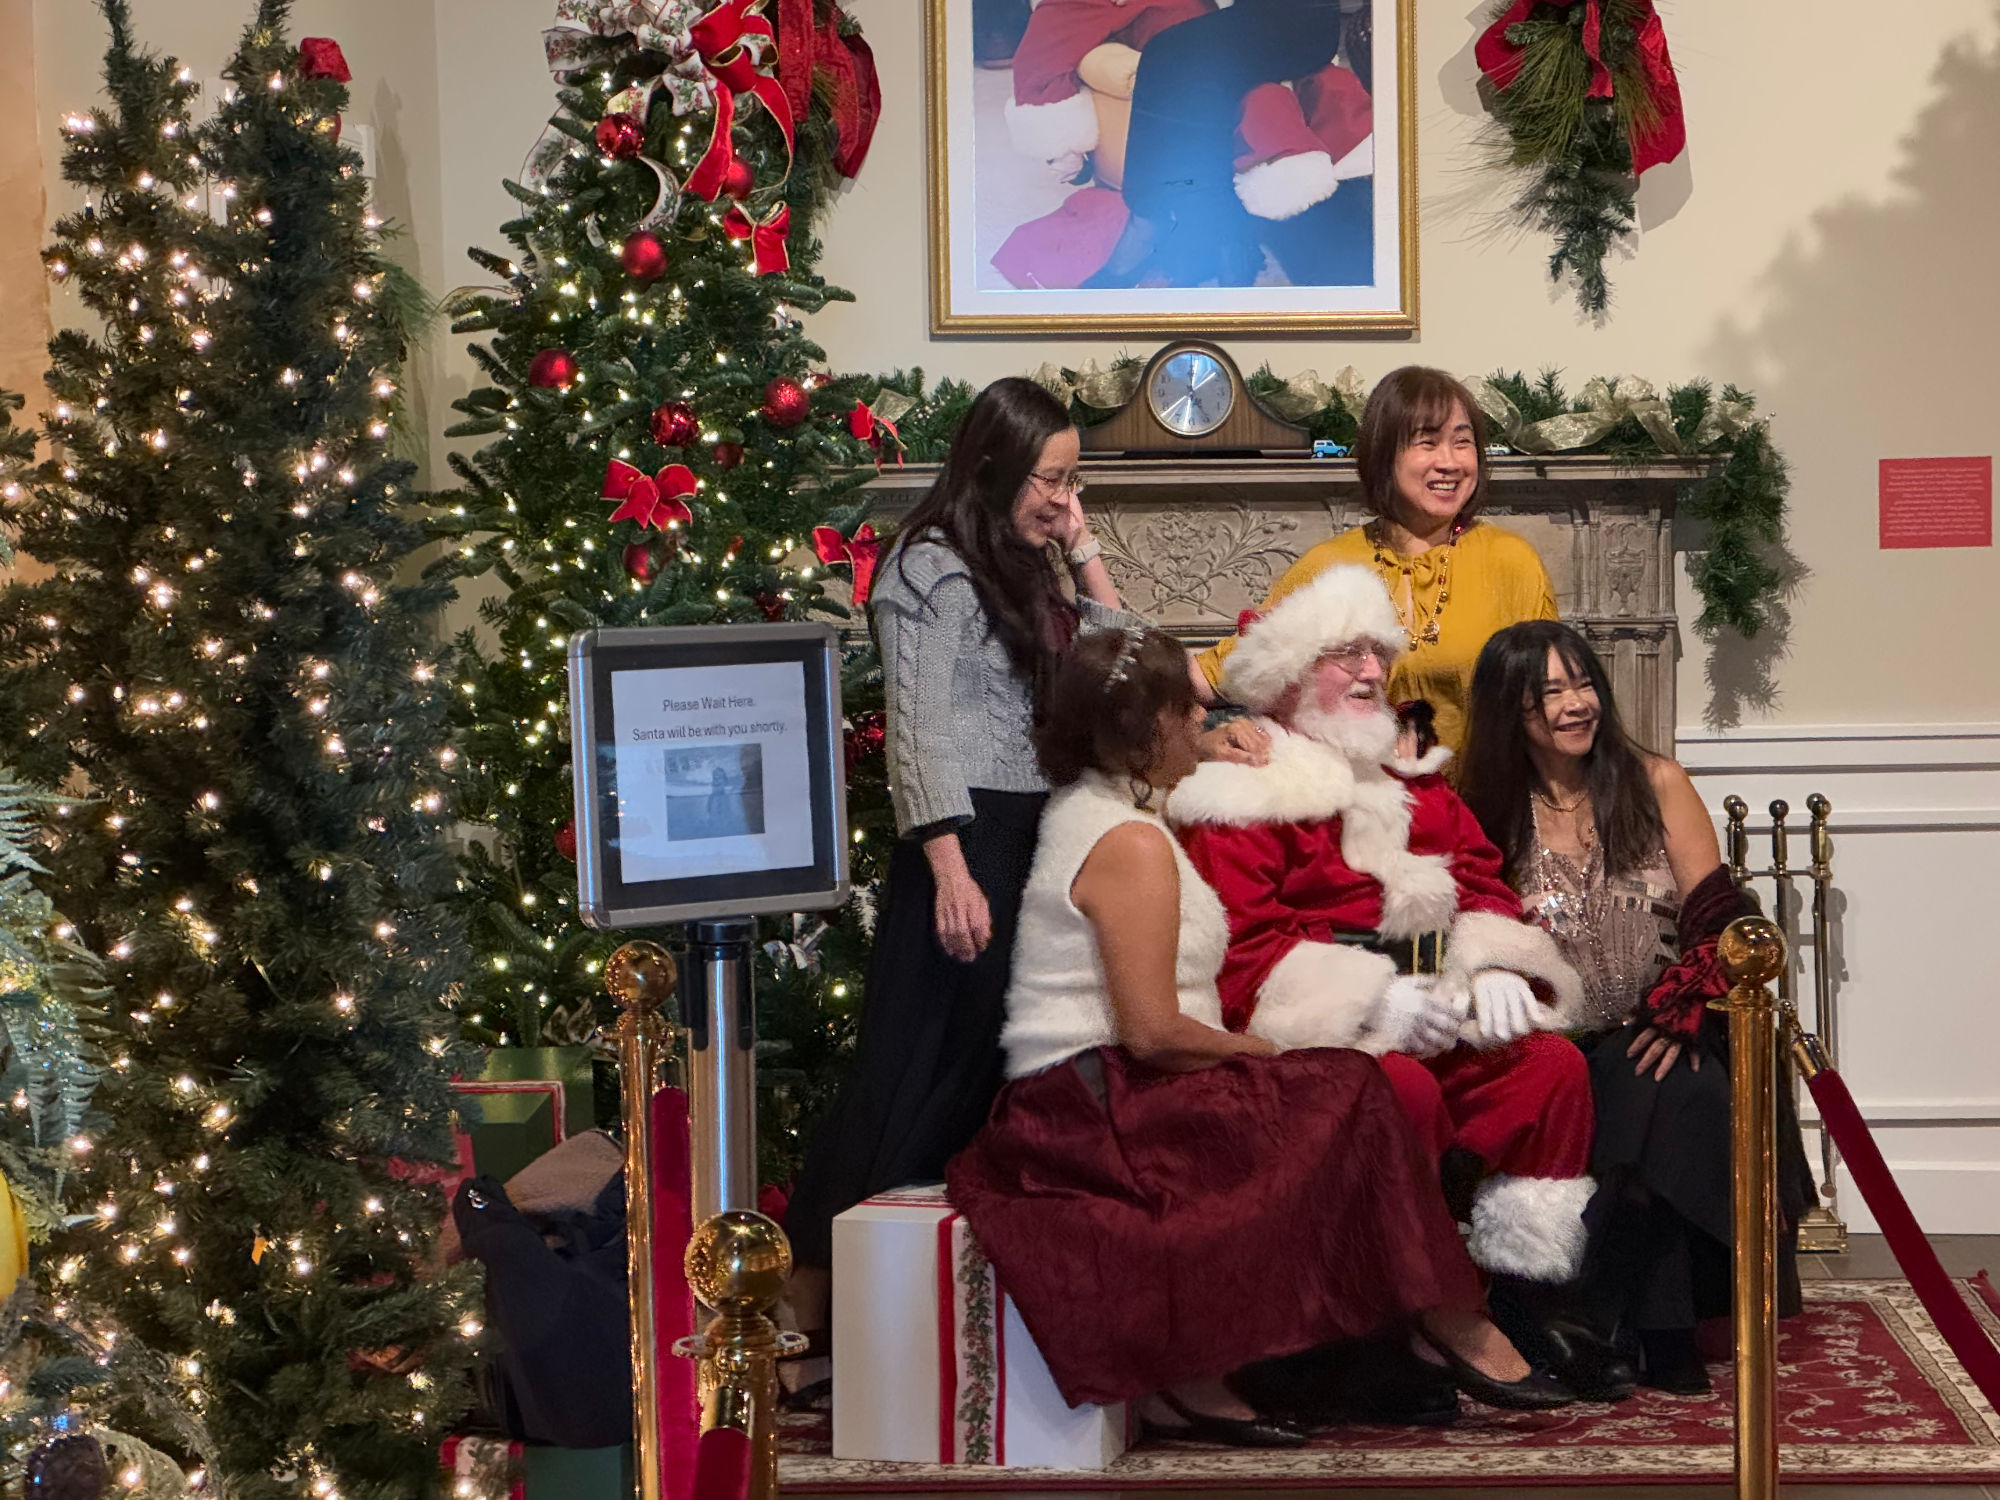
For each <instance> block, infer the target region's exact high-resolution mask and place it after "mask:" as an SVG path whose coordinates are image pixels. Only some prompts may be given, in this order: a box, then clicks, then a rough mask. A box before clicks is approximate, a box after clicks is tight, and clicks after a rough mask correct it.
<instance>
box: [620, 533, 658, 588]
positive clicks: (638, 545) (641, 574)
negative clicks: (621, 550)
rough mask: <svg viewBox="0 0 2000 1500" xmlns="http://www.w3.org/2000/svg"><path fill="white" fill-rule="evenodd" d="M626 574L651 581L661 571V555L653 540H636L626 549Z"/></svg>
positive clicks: (638, 580)
mask: <svg viewBox="0 0 2000 1500" xmlns="http://www.w3.org/2000/svg"><path fill="white" fill-rule="evenodd" d="M624 560H625V576H626V577H627V578H630V579H633V580H635V581H636V582H639V583H651V582H652V581H653V580H654V579H655V578H657V577H658V576H659V573H660V557H659V554H658V553H657V552H655V551H654V550H653V544H652V543H651V542H634V543H632V544H631V545H630V546H629V547H627V548H626V549H625V559H624Z"/></svg>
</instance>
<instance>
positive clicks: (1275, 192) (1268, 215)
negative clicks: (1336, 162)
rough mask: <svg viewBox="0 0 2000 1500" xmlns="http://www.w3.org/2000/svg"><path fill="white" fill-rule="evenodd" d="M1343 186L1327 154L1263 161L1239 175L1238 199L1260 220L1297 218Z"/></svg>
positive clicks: (1237, 179)
mask: <svg viewBox="0 0 2000 1500" xmlns="http://www.w3.org/2000/svg"><path fill="white" fill-rule="evenodd" d="M1339 186H1340V179H1339V178H1338V177H1336V176H1334V175H1333V158H1332V157H1331V156H1328V155H1327V154H1326V153H1325V152H1324V151H1301V152H1299V153H1297V154H1296V155H1294V156H1280V157H1278V158H1277V159H1275V160H1273V161H1260V162H1258V163H1257V164H1256V165H1255V166H1253V167H1245V168H1244V169H1243V170H1242V171H1240V172H1238V173H1237V174H1236V196H1237V197H1238V198H1239V199H1241V200H1242V203H1243V206H1244V208H1246V209H1248V210H1249V211H1250V212H1251V213H1252V214H1255V215H1256V216H1257V217H1258V218H1260V219H1290V218H1295V217H1297V216H1298V215H1299V214H1302V213H1304V212H1305V211H1306V210H1307V209H1309V208H1311V207H1312V206H1313V205H1314V204H1315V203H1324V202H1325V201H1326V200H1327V199H1328V198H1331V197H1332V196H1333V190H1334V189H1335V188H1337V187H1339Z"/></svg>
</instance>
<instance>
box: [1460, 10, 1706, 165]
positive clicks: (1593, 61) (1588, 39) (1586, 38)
mask: <svg viewBox="0 0 2000 1500" xmlns="http://www.w3.org/2000/svg"><path fill="white" fill-rule="evenodd" d="M1568 3H1574V0H1514V3H1513V4H1512V5H1510V6H1508V7H1507V11H1506V13H1505V14H1504V15H1502V16H1501V17H1500V19H1499V20H1497V21H1495V22H1494V23H1493V24H1492V25H1491V26H1489V27H1487V28H1486V30H1485V32H1484V33H1483V34H1482V35H1481V36H1480V38H1479V41H1478V42H1477V43H1476V44H1475V45H1474V47H1473V49H1472V53H1473V56H1474V57H1475V58H1477V59H1478V61H1479V71H1480V72H1482V73H1484V74H1485V75H1486V76H1487V77H1488V78H1490V79H1492V80H1493V85H1494V87H1495V88H1501V89H1504V88H1506V87H1508V86H1509V85H1510V84H1512V83H1513V82H1514V80H1515V78H1516V77H1518V76H1519V75H1520V72H1521V54H1522V52H1523V50H1524V49H1523V48H1520V47H1517V46H1515V45H1514V43H1512V42H1510V41H1508V40H1507V30H1508V28H1509V27H1512V26H1516V25H1518V24H1520V23H1521V22H1522V21H1525V20H1527V19H1528V17H1529V16H1530V15H1531V14H1532V13H1533V12H1534V9H1535V7H1536V6H1537V5H1548V4H1568ZM1584 7H1585V8H1584V13H1583V50H1584V52H1585V54H1586V55H1587V56H1588V57H1589V58H1590V87H1589V89H1588V90H1587V91H1586V93H1587V95H1588V97H1590V98H1592V99H1609V98H1610V97H1611V69H1610V68H1608V67H1606V66H1605V64H1604V54H1603V41H1604V16H1603V13H1602V10H1601V7H1600V0H1584ZM1639 12H1640V21H1639V34H1638V38H1637V46H1638V53H1639V67H1640V70H1641V71H1642V72H1643V73H1644V74H1645V78H1646V93H1647V94H1648V95H1649V96H1650V98H1651V102H1652V108H1651V110H1650V111H1646V113H1647V114H1649V115H1650V117H1651V118H1650V119H1649V121H1648V122H1647V123H1646V124H1644V125H1635V126H1634V127H1633V130H1632V171H1633V172H1634V174H1637V173H1640V172H1644V171H1645V170H1646V169H1647V168H1648V167H1657V166H1658V165H1659V164H1660V163H1661V162H1664V161H1672V160H1673V159H1674V158H1675V157H1676V156H1679V155H1680V154H1681V151H1682V150H1683V149H1684V148H1685V147H1686V146H1687V120H1686V118H1685V116H1684V115H1683V114H1682V112H1681V86H1680V81H1679V80H1678V79H1676V78H1675V77H1674V64H1673V59H1671V58H1670V57H1668V56H1667V32H1666V28H1665V27H1664V26H1662V25H1661V24H1660V16H1659V12H1657V11H1655V10H1654V9H1653V3H1652V0H1640V3H1639Z"/></svg>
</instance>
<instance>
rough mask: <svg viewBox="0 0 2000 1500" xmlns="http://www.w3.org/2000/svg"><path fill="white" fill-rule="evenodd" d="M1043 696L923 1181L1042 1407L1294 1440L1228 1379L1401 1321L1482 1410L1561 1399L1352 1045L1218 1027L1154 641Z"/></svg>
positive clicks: (1179, 703) (1102, 644) (1208, 945)
mask: <svg viewBox="0 0 2000 1500" xmlns="http://www.w3.org/2000/svg"><path fill="white" fill-rule="evenodd" d="M1043 701H1044V706H1043V708H1042V711H1041V713H1040V715H1039V718H1038V722H1037V724H1036V728H1035V745H1036V750H1037V753H1038V755H1039V756H1040V759H1041V762H1042V768H1043V771H1044V772H1045V774H1046V775H1047V776H1048V778H1049V780H1050V782H1051V783H1052V784H1053V785H1055V786H1057V787H1059V788H1060V790H1059V791H1057V792H1056V793H1055V795H1054V796H1053V798H1052V799H1051V800H1050V803H1049V808H1048V811H1047V813H1046V815H1045V817H1044V820H1043V824H1042V830H1041V835H1040V842H1039V844H1038V846H1037V851H1036V855H1035V861H1034V867H1033V873H1032V874H1031V875H1030V877H1029V880H1028V885H1027V890H1026V893H1025V895H1024V897H1023V902H1022V908H1021V918H1020V925H1019V928H1018V932H1017V939H1016V947H1015V960H1014V972H1013V979H1012V982H1011V985H1010V988H1009V991H1008V996H1007V1022H1006V1028H1005V1030H1004V1031H1003V1033H1002V1036H1001V1043H1002V1046H1003V1047H1004V1048H1005V1050H1006V1053H1007V1075H1008V1078H1009V1080H1010V1081H1009V1082H1008V1084H1007V1086H1006V1087H1005V1088H1004V1089H1003V1090H1002V1091H1001V1094H1000V1097H999V1099H998V1100H997V1101H996V1103H995V1105H994V1108H993V1114H992V1117H991V1119H990V1120H989V1122H988V1123H987V1125H986V1127H985V1129H984V1130H982V1131H981V1132H980V1134H979V1135H978V1136H977V1137H976V1138H975V1139H974V1140H973V1142H972V1144H971V1145H970V1146H968V1147H967V1148H966V1149H965V1150H964V1151H963V1152H961V1153H960V1154H959V1155H958V1156H957V1157H955V1158H954V1159H953V1160H952V1162H951V1165H950V1167H949V1169H948V1171H947V1182H948V1184H949V1187H950V1193H951V1199H952V1202H953V1204H954V1205H955V1206H956V1207H957V1208H958V1210H959V1211H960V1212H961V1213H962V1214H964V1215H965V1217H966V1218H967V1220H969V1221H970V1223H971V1225H972V1228H973V1230H974V1232H975V1233H976V1234H977V1235H978V1237H979V1241H980V1244H981V1245H982V1246H983V1247H984V1249H985V1251H986V1253H987V1255H988V1256H990V1257H991V1259H992V1261H993V1264H994V1267H995V1269H996V1270H997V1271H998V1273H999V1277H1000V1281H1001V1284H1002V1285H1004V1286H1005V1287H1006V1288H1007V1290H1008V1293H1009V1295H1011V1296H1012V1297H1013V1298H1014V1300H1015V1302H1016V1304H1017V1305H1018V1306H1019V1307H1020V1309H1021V1316H1022V1318H1023V1320H1024V1321H1025V1322H1026V1323H1027V1326H1028V1330H1029V1332H1030V1333H1031V1334H1032V1335H1033V1336H1034V1339H1035V1343H1036V1346H1037V1348H1038V1349H1039V1350H1040V1351H1041V1354H1042V1357H1043V1358H1044V1359H1045V1360H1046V1361H1047V1363H1048V1367H1049V1371H1050V1373H1051V1374H1052V1375H1053V1376H1054V1378H1055V1382H1056V1385H1057V1387H1058V1388H1059V1389H1060V1390H1061V1391H1062V1393H1063V1396H1064V1398H1065V1399H1066V1400H1068V1401H1069V1402H1071V1403H1072V1404H1073V1405H1080V1404H1083V1403H1087V1402H1094V1403H1110V1402H1117V1401H1126V1400H1136V1399H1140V1398H1146V1404H1145V1408H1144V1411H1145V1416H1146V1418H1147V1421H1148V1424H1149V1426H1150V1427H1151V1428H1152V1429H1153V1430H1154V1431H1155V1432H1156V1433H1160V1434H1162V1435H1167V1436H1180V1437H1193V1438H1200V1439H1206V1440H1210V1441H1220V1442H1228V1443H1238V1444H1246V1445H1255V1446H1289V1445H1294V1444H1297V1443H1301V1442H1303V1441H1305V1433H1304V1432H1303V1431H1302V1430H1301V1429H1300V1428H1299V1427H1297V1426H1294V1425H1292V1424H1291V1423H1288V1422H1285V1421H1281V1420H1276V1419H1274V1418H1271V1417H1268V1416H1263V1415H1260V1414H1259V1413H1258V1412H1256V1411H1255V1410H1253V1409H1251V1408H1250V1407H1249V1406H1248V1405H1246V1404H1245V1403H1244V1402H1243V1400H1242V1399H1241V1397H1240V1396H1239V1395H1237V1394H1236V1392H1235V1391H1234V1390H1232V1389H1231V1388H1230V1386H1229V1385H1228V1384H1227V1383H1226V1380H1227V1377H1228V1376H1229V1375H1230V1374H1231V1373H1232V1372H1234V1371H1237V1370H1239V1369H1241V1368H1242V1367H1244V1366H1246V1365H1249V1364H1252V1363H1253V1362H1256V1361H1260V1360H1266V1359H1272V1358H1275V1357H1278V1356H1281V1355H1287V1354H1293V1353H1297V1352H1300V1351H1303V1350H1307V1349H1311V1348H1315V1347H1317V1346H1321V1345H1325V1344H1328V1343H1331V1342H1334V1341H1337V1340H1343V1339H1353V1338H1358V1337H1361V1336H1363V1335H1367V1334H1371V1333H1375V1332H1377V1331H1379V1330H1382V1329H1384V1328H1387V1327H1391V1326H1394V1325H1397V1324H1399V1323H1405V1322H1406V1323H1408V1324H1410V1325H1411V1332H1412V1335H1413V1337H1414V1339H1415V1340H1416V1342H1418V1343H1419V1344H1421V1345H1422V1346H1424V1348H1425V1349H1426V1351H1427V1352H1429V1353H1432V1354H1434V1355H1435V1356H1436V1362H1437V1363H1439V1364H1441V1365H1442V1367H1443V1369H1444V1370H1447V1371H1449V1374H1450V1378H1452V1379H1453V1380H1455V1381H1456V1382H1457V1383H1458V1384H1459V1386H1460V1388H1461V1389H1463V1390H1466V1391H1468V1392H1470V1393H1472V1394H1474V1395H1476V1396H1477V1397H1479V1398H1480V1399H1482V1400H1486V1401H1488V1402H1493V1403H1496V1404H1504V1405H1509V1406H1515V1407H1523V1408H1538V1407H1548V1406H1557V1405H1561V1404H1563V1403H1564V1402H1566V1401H1568V1400H1571V1399H1573V1398H1572V1397H1571V1396H1570V1395H1569V1393H1568V1391H1567V1390H1565V1389H1564V1388H1563V1387H1562V1386H1561V1385H1560V1384H1559V1383H1557V1382H1555V1381H1553V1380H1552V1379H1551V1378H1550V1377H1548V1376H1547V1375H1545V1374H1543V1373H1542V1372H1539V1371H1535V1370H1531V1369H1530V1367H1529V1365H1528V1364H1527V1362H1526V1361H1525V1360H1523V1359H1522V1358H1521V1356H1520V1354H1519V1353H1518V1352H1517V1351H1516V1350H1515V1349H1514V1347H1513V1346H1512V1345H1511V1344H1509V1343H1508V1342H1507V1340H1506V1338H1505V1337H1504V1336H1503V1335H1502V1334H1501V1333H1500V1331H1499V1330H1498V1329H1497V1328H1495V1327H1494V1326H1493V1325H1492V1323H1491V1322H1489V1321H1488V1320H1487V1319H1486V1317H1485V1314H1484V1311H1483V1296H1482V1292H1481V1288H1480V1284H1479V1279H1478V1275H1477V1273H1476V1272H1475V1271H1474V1269H1473V1266H1472V1263H1471V1261H1470V1260H1469V1259H1468V1258H1467V1257H1466V1254H1465V1250H1464V1248H1463V1246H1462V1245H1461V1244H1460V1241H1459V1237H1458V1232H1457V1229H1456V1227H1455V1226H1454V1224H1453V1223H1452V1219H1451V1215H1450V1213H1449V1212H1448V1211H1447V1209H1446V1208H1445V1204H1444V1199H1443V1195H1442V1192H1441V1190H1440V1188H1439V1186H1438V1182H1437V1179H1436V1176H1435V1174H1434V1173H1433V1172H1432V1171H1431V1170H1430V1168H1429V1166H1428V1163H1427V1160H1426V1158H1425V1156H1424V1155H1423V1153H1422V1151H1421V1150H1420V1149H1419V1148H1418V1146H1417V1144H1416V1141H1415V1139H1414V1137H1413V1136H1412V1134H1411V1131H1410V1127H1409V1125H1408V1123H1407V1121H1406V1119H1405V1117H1404V1115H1403V1113H1402V1111H1401V1109H1400V1108H1399V1106H1398V1104H1397V1101H1396V1095H1395V1092H1394V1090H1393V1089H1392V1088H1391V1087H1390V1085H1389V1083H1388V1080H1387V1078H1386V1077H1385V1075H1384V1074H1383V1073H1382V1071H1381V1069H1380V1067H1379V1066H1378V1065H1377V1064H1376V1062H1375V1061H1374V1059H1372V1058H1370V1057H1367V1056H1365V1055H1364V1054H1362V1053H1360V1052H1354V1051H1347V1050H1336V1049H1329V1048H1318V1049H1304V1050H1296V1051H1290V1052H1285V1053H1274V1052H1273V1050H1272V1048H1271V1046H1270V1044H1269V1043H1267V1042H1265V1041H1263V1040H1262V1039H1260V1038H1257V1037H1253V1036H1247V1035H1238V1034H1235V1033H1232V1032H1229V1031H1227V1030H1225V1029H1223V1026H1222V1015H1221V1005H1220V1001H1219V999H1218V997H1217V994H1216V987H1215V976H1216V971H1217V969H1218V968H1219V967H1220V965H1221V961H1222V954H1223V950H1224V947H1225V946H1226V944H1227V941H1228V927H1227V922H1226V920H1225V918H1224V916H1223V912H1222V906H1221V903H1220V902H1219V901H1218V900H1217V898H1216V895H1215V893H1214V892H1213V891H1212V890H1210V889H1209V887H1208V886H1207V885H1206V884H1205V883H1203V881H1202V879H1201V877H1200V876H1199V875H1197V874H1196V873H1195V871H1194V869H1193V867H1192V866H1191V865H1190V864H1189V863H1188V861H1187V857H1186V855H1185V854H1183V853H1182V852H1181V849H1180V846H1179V845H1178V844H1177V843H1176V842H1175V840H1174V839H1173V837H1172V836H1171V835H1170V834H1169V833H1168V832H1167V829H1166V825H1165V824H1164V823H1163V822H1162V821H1161V819H1160V815H1159V812H1158V808H1159V804H1160V803H1161V802H1162V801H1164V800H1165V797H1166V794H1167V792H1168V791H1169V790H1170V789H1171V788H1172V787H1173V786H1174V784H1175V783H1176V782H1178V781H1179V780H1180V779H1181V778H1182V777H1184V776H1185V775H1187V773H1188V772H1190V771H1192V770H1193V769H1194V766H1195V761H1196V748H1195V735H1196V733H1197V731H1198V729H1199V727H1200V723H1201V714H1200V710H1199V707H1198V706H1197V704H1196V702H1195V699H1194V694H1193V689H1192V686H1191V684H1190V683H1189V681H1188V675H1187V668H1186V660H1185V657H1184V655H1183V654H1182V652H1181V650H1180V648H1179V647H1178V646H1177V645H1175V643H1174V642H1173V641H1172V640H1171V639H1170V638H1169V637H1167V636H1164V635H1161V634H1159V633H1158V632H1152V631H1143V630H1139V629H1136V628H1135V629H1133V630H1129V631H1125V632H1123V633H1110V632H1107V633H1104V634H1101V635H1098V636H1093V637H1087V638H1085V639H1083V640H1081V641H1079V642H1078V643H1077V644H1076V646H1075V647H1073V648H1072V650H1071V651H1070V652H1069V654H1068V655H1067V657H1066V658H1065V659H1064V660H1063V662H1062V663H1061V665H1060V666H1058V667H1057V669H1056V673H1055V676H1054V679H1053V681H1052V683H1051V685H1050V688H1049V691H1048V693H1047V695H1046V697H1045V699H1044V700H1043Z"/></svg>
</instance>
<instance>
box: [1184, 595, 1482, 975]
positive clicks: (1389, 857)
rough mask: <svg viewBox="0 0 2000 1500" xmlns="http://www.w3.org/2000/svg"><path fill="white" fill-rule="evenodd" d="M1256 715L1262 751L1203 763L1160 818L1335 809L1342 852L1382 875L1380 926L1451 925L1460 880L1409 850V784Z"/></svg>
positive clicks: (1301, 818)
mask: <svg viewBox="0 0 2000 1500" xmlns="http://www.w3.org/2000/svg"><path fill="white" fill-rule="evenodd" d="M1371 576H1372V575H1371ZM1385 597H1386V596H1385ZM1230 660H1231V661H1234V660H1235V657H1233V656H1232V657H1231V658H1230ZM1260 722H1261V723H1262V724H1263V727H1264V729H1265V731H1266V732H1267V733H1269V734H1270V736H1271V758H1270V760H1269V761H1268V762H1266V763H1265V764H1264V765H1261V766H1246V765H1242V764H1239V763H1237V762H1234V761H1219V760H1212V761H1207V762H1205V763H1203V764H1202V765H1201V766H1199V767H1197V768H1196V770H1195V773H1194V774H1193V775H1192V776H1190V777H1188V778H1187V779H1186V780H1185V781H1183V782H1182V783H1181V784H1180V785H1179V786H1177V787H1175V788H1174V791H1173V795H1172V796H1171V797H1169V798H1168V799H1167V821H1168V822H1169V823H1173V824H1176V825H1182V826H1185V825H1188V824H1196V823H1214V824H1220V825H1223V826H1226V827H1232V828H1254V827H1257V826H1258V825H1260V824H1265V823H1314V822H1320V821H1323V820H1324V819H1327V818H1339V819H1340V820H1341V824H1340V856H1341V858H1342V859H1344V860H1346V861H1347V863H1348V864H1349V865H1351V866H1353V867H1354V868H1355V869H1356V870H1358V871H1360V872H1361V873H1362V874H1363V875H1372V876H1374V877H1375V878H1376V879H1377V880H1378V881H1380V882H1381V883H1382V921H1381V924H1380V927H1379V930H1380V931H1381V932H1382V933H1383V935H1384V936H1387V937H1415V936H1417V935H1418V934H1420V933H1425V932H1437V931H1440V930H1442V929H1443V928H1445V927H1447V926H1449V925H1450V923H1451V919H1452V916H1453V914H1454V913H1455V912H1457V910H1458V883H1457V881H1455V880H1454V879H1453V878H1452V873H1451V866H1450V864H1449V863H1448V862H1447V861H1446V860H1445V859H1444V857H1443V856H1442V855H1436V854H1412V853H1410V793H1409V788H1407V787H1406V786H1404V785H1403V783H1402V782H1400V781H1398V780H1397V779H1396V778H1395V777H1394V776H1391V775H1390V774H1389V773H1388V772H1387V771H1385V770H1384V769H1382V768H1381V767H1380V766H1367V765H1363V766H1356V765H1355V764H1354V763H1353V762H1352V761H1350V760H1349V759H1348V758H1347V757H1346V756H1345V755H1343V754H1342V753H1341V752H1340V751H1338V750H1336V749H1334V748H1333V747H1332V746H1331V745H1323V744H1321V743H1320V742H1319V741H1318V740H1315V739H1312V738H1310V737H1309V736H1306V735H1303V734H1295V733H1293V732H1292V731H1290V730H1287V729H1284V728H1281V727H1280V726H1279V725H1277V724H1274V723H1271V722H1270V721H1268V720H1264V721H1260Z"/></svg>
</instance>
